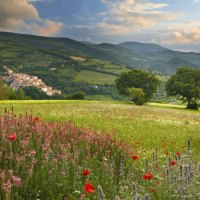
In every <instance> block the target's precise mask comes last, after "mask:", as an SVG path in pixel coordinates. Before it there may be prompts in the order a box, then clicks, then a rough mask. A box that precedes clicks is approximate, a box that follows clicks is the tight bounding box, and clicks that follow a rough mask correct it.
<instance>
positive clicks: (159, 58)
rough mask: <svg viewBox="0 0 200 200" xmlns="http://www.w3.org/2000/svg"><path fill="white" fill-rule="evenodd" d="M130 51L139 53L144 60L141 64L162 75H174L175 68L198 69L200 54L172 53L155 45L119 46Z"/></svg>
mask: <svg viewBox="0 0 200 200" xmlns="http://www.w3.org/2000/svg"><path fill="white" fill-rule="evenodd" d="M119 46H120V47H124V48H127V49H129V50H130V51H132V52H133V53H140V54H142V55H143V57H144V58H145V60H143V61H145V62H143V64H144V65H145V66H146V64H147V65H149V66H150V68H153V69H156V70H157V71H161V72H163V73H169V74H171V73H174V72H175V70H176V68H178V67H181V66H188V67H194V68H200V53H193V52H189V53H186V52H179V51H172V50H170V49H167V48H164V47H162V46H159V45H157V44H145V43H139V42H125V43H121V44H119Z"/></svg>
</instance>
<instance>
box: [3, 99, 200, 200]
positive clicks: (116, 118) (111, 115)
mask: <svg viewBox="0 0 200 200" xmlns="http://www.w3.org/2000/svg"><path fill="white" fill-rule="evenodd" d="M12 107H13V108H14V113H16V114H17V115H18V114H20V113H22V119H23V120H24V123H25V124H26V123H28V122H26V118H23V116H25V114H26V113H28V115H27V116H29V114H32V116H33V117H38V118H39V122H38V123H42V124H43V125H44V129H47V130H49V129H50V128H49V129H48V127H49V126H50V127H53V130H54V127H56V126H58V125H55V124H53V123H56V124H63V123H66V122H68V123H69V124H70V127H71V126H75V127H76V128H74V129H73V130H76V131H77V130H78V129H79V130H80V133H82V131H83V130H84V131H83V132H84V134H86V135H89V136H88V137H90V138H91V139H86V138H85V137H86V136H85V137H84V136H82V134H81V141H82V140H84V141H85V140H87V142H86V143H82V142H81V143H79V142H80V141H78V139H77V138H74V139H73V141H76V140H77V142H78V143H76V144H74V143H73V144H74V147H73V148H74V149H73V148H72V149H73V150H72V151H77V153H75V154H76V156H75V157H76V160H77V157H78V158H79V159H80V158H81V160H79V161H77V162H78V163H79V165H82V166H78V168H77V169H76V167H77V166H76V167H75V168H74V165H75V164H73V162H74V161H73V158H70V160H71V161H72V165H73V167H72V168H71V167H69V166H66V167H68V168H67V169H69V170H71V171H70V173H71V176H72V177H71V178H72V179H73V180H71V179H70V180H65V181H66V184H67V185H68V186H69V185H70V184H72V185H73V186H70V187H69V190H70V191H74V190H75V188H76V189H77V191H78V192H77V194H70V195H68V194H66V199H67V200H68V199H79V198H83V199H98V198H97V196H98V194H97V193H101V188H100V187H99V186H98V185H101V186H102V188H103V190H104V192H105V194H106V196H107V199H114V197H115V196H116V195H118V196H119V197H120V199H128V198H130V196H128V195H131V191H129V189H127V188H124V187H128V186H127V185H130V184H132V182H133V181H131V183H130V181H129V180H130V177H129V175H128V174H129V172H130V171H129V170H130V169H132V168H133V170H137V171H135V173H137V176H134V177H132V179H131V180H134V182H135V183H136V185H137V187H138V190H140V191H138V192H137V193H138V194H141V195H145V193H152V194H150V196H151V198H152V199H179V197H180V194H179V192H180V191H179V190H177V191H175V190H174V188H173V187H174V185H171V186H170V192H171V193H172V194H171V195H170V197H169V196H167V193H166V190H167V189H166V188H168V189H169V185H168V184H166V183H165V182H163V183H162V184H161V186H155V185H153V182H151V180H150V179H151V178H150V179H148V180H149V182H148V184H146V183H143V182H142V181H141V180H139V181H138V177H141V176H142V174H144V173H145V169H144V170H143V168H145V165H147V164H145V163H146V160H148V161H149V166H146V168H148V170H151V171H154V173H155V174H157V175H155V179H156V181H159V182H162V181H163V179H164V178H163V177H162V178H158V172H159V173H160V171H159V170H161V169H159V170H158V169H157V168H156V169H155V168H154V167H155V165H156V166H157V165H159V166H161V162H163V161H164V160H165V161H164V162H165V163H166V159H167V158H165V156H166V155H165V154H166V153H167V154H170V155H171V158H169V163H170V162H171V161H173V159H175V161H174V162H177V163H178V164H177V168H174V169H176V170H177V171H178V172H179V168H180V166H182V165H183V166H184V164H183V163H182V160H181V159H180V158H178V157H180V155H181V156H182V155H185V154H187V151H188V148H191V152H190V156H192V159H195V160H197V161H199V160H200V146H199V143H200V135H199V133H200V131H199V130H200V112H199V111H189V110H186V109H184V107H182V106H174V105H163V104H155V103H154V104H149V105H147V106H143V107H138V106H134V105H132V104H130V103H120V102H98V101H2V102H0V113H1V114H0V116H3V115H4V112H5V108H6V109H7V110H9V111H10V113H11V109H12ZM19 119H20V118H17V119H16V120H19ZM23 120H22V121H23ZM35 123H36V122H35ZM47 123H49V125H48V126H47ZM16 124H17V123H16ZM73 124H75V125H73ZM2 126H3V125H2ZM62 126H63V127H65V126H66V125H62ZM67 127H69V125H68V126H67ZM40 129H41V132H42V131H44V130H43V128H42V125H41V124H39V125H38V130H40ZM19 130H21V129H19ZM34 130H35V128H34ZM70 130H72V128H71V129H70ZM47 132H48V131H47ZM55 132H56V131H55ZM0 133H1V130H0ZM49 134H50V135H51V134H52V136H51V137H52V138H54V137H55V136H54V135H53V131H52V133H51V131H50V130H49ZM84 134H83V135H84ZM94 134H95V135H96V136H95V135H94ZM107 134H108V135H109V136H108V135H107ZM104 136H105V137H104ZM20 137H21V136H20ZM38 137H40V136H38ZM63 137H65V136H64V135H63ZM70 137H72V136H70ZM82 137H83V138H82ZM110 137H111V138H110ZM105 138H107V139H106V140H105ZM57 139H58V138H57V136H56V137H55V138H54V140H55V141H57ZM66 140H67V137H66ZM88 140H89V141H90V140H91V141H90V142H92V143H91V144H90V142H89V141H88ZM188 140H189V141H190V142H191V145H190V142H189V147H188V146H187V142H188ZM0 141H1V140H0ZM41 141H43V140H41ZM52 141H53V140H52ZM17 142H19V141H17ZM62 142H63V141H62ZM68 142H69V143H70V141H68ZM0 143H1V145H2V141H1V142H0ZM110 143H112V144H113V145H112V146H109V145H110ZM56 144H57V145H58V146H60V145H61V144H60V141H57V142H56ZM80 144H82V145H83V146H81V145H80ZM34 145H36V144H34ZM62 145H64V143H62ZM62 145H61V146H62ZM87 145H88V146H87ZM93 145H94V146H93ZM95 145H96V146H95ZM98 145H100V147H98ZM102 145H103V146H104V149H106V150H105V151H104V150H102V152H101V151H99V153H98V149H99V148H103V147H102ZM32 146H33V144H32ZM91 146H92V148H93V150H94V149H95V150H94V152H96V153H95V155H96V156H97V157H96V158H97V160H98V162H97V161H94V157H93V156H92V159H91V158H90V156H91V155H90V154H89V155H90V156H89V155H85V154H86V153H85V154H84V155H82V154H80V152H87V151H86V150H85V149H84V148H86V149H87V148H90V147H91ZM6 148H8V149H9V147H6ZM37 148H39V147H38V146H37ZM52 148H53V149H54V148H56V147H52ZM57 148H58V147H57ZM93 150H91V149H90V152H91V151H93ZM55 151H58V149H56V150H55ZM110 151H111V152H112V153H110V154H109V155H110V156H108V155H107V153H106V152H110ZM189 151H190V149H189ZM94 152H93V153H94ZM114 152H116V153H114ZM122 152H123V155H126V156H127V158H126V164H123V160H124V157H123V156H122V157H121V156H120V155H122V154H121V153H122ZM154 153H155V154H154ZM135 154H136V155H137V156H139V161H138V163H137V164H136V165H135V164H131V163H132V162H137V161H135V160H134V158H133V157H132V159H128V157H130V158H131V156H132V155H135ZM152 154H153V155H154V156H155V157H156V158H155V160H154V156H153V161H151V160H152ZM85 156H86V157H85ZM88 157H89V158H88ZM83 158H85V159H86V160H87V162H86V161H85V160H84V159H83ZM40 159H42V158H40ZM99 159H100V160H99ZM104 159H105V160H104ZM112 159H115V160H114V162H115V165H117V166H118V167H116V169H115V171H114V173H117V170H118V172H119V177H117V178H116V179H115V177H116V174H114V175H113V176H111V175H109V173H110V172H109V173H108V171H106V169H107V167H108V166H110V164H109V162H111V161H112ZM136 159H137V158H136ZM188 159H189V160H190V159H191V157H190V158H188V157H185V158H184V163H187V162H190V163H192V164H191V165H190V167H191V168H192V169H194V170H196V168H195V167H194V168H193V167H192V166H193V162H191V161H188ZM82 160H84V161H82ZM133 160H134V161H133ZM71 161H69V162H71ZM27 162H28V161H27ZM41 162H42V163H43V162H44V161H41ZM151 162H152V163H151ZM154 162H155V163H154ZM80 163H82V164H80ZM100 163H101V164H100ZM117 163H118V164H117ZM180 163H182V164H180ZM194 163H195V164H194V165H195V166H196V163H197V164H198V162H194ZM1 164H2V162H1V163H0V169H1V168H2V166H1ZM43 164H44V163H43ZM60 165H61V164H60ZM60 165H59V166H58V168H59V167H61V168H62V170H63V169H64V167H65V166H64V165H63V164H62V166H60ZM124 165H125V166H124ZM171 165H173V163H172V164H171ZM123 166H124V167H123ZM185 166H186V164H185ZM4 167H5V166H4ZM45 167H47V164H46V162H45ZM48 167H52V166H51V164H50V163H48ZM134 167H135V168H134ZM61 168H59V170H61ZM122 168H123V171H122ZM159 168H161V167H159ZM162 168H163V170H164V172H166V168H168V165H167V164H162ZM17 169H18V168H17ZM83 169H90V171H92V172H91V175H90V178H89V179H90V181H91V182H92V183H93V184H94V186H95V188H96V189H95V192H94V194H95V195H96V196H95V195H93V196H92V194H93V189H91V188H90V187H89V186H90V185H89V186H88V185H87V187H89V188H90V189H91V190H90V192H87V191H86V189H87V188H86V189H85V191H86V194H83V192H82V189H81V187H83V186H82V185H81V184H84V182H85V181H86V180H88V177H86V179H84V178H85V177H84V178H83V177H82V178H81V181H80V180H79V179H78V178H77V176H76V173H77V170H78V171H80V170H83ZM197 169H198V167H197ZM18 170H19V169H18ZM102 170H103V173H105V174H106V173H108V174H107V176H108V177H110V178H108V177H106V178H105V177H102V174H101V173H100V172H101V171H102ZM169 170H171V171H170V173H171V174H170V177H171V176H172V178H173V181H174V177H175V175H176V172H177V171H176V170H173V169H172V168H171V167H170V168H169ZM199 170H200V169H199ZM44 171H45V170H44V169H43V171H42V172H41V171H40V172H37V173H46V172H44ZM74 171H75V172H74ZM146 172H147V170H146ZM178 172H177V173H178ZM18 173H19V174H20V173H21V172H18ZM120 173H122V174H123V176H124V177H125V178H122V179H121V178H120V177H121V176H122V175H120ZM195 173H196V171H195ZM63 174H64V172H63ZM72 174H73V175H72ZM100 174H101V175H100ZM37 175H38V174H37ZM68 175H69V174H68ZM21 176H23V174H22V173H21ZM44 176H45V175H44ZM186 176H187V175H186ZM56 177H57V179H58V176H57V175H56ZM178 177H179V176H177V178H178ZM183 177H184V175H183ZM194 177H196V178H197V180H199V179H198V177H199V174H197V175H196V174H193V178H194ZM54 178H55V177H54ZM79 178H80V177H79ZM68 179H69V178H68ZM139 179H140V178H139ZM144 179H145V178H144ZM177 180H179V178H178V179H177ZM197 180H196V179H195V181H197ZM34 181H35V182H34V183H32V184H33V185H34V184H39V183H38V182H37V180H34ZM59 181H62V180H61V179H60V177H59V180H58V182H59ZM78 181H79V183H77V182H78ZM173 181H172V182H173ZM111 182H113V183H112V184H114V183H115V185H113V186H112V184H111ZM170 184H171V183H170ZM173 184H175V183H174V182H173ZM176 184H177V183H176ZM193 184H195V187H194V185H193ZM124 185H125V186H124ZM188 185H190V184H188V182H187V183H184V184H183V185H182V186H183V190H184V191H190V194H191V195H193V196H190V198H191V199H198V197H199V196H198V195H199V193H198V192H197V191H198V189H197V188H198V187H199V183H198V184H197V182H195V183H194V182H192V183H191V185H190V188H188V187H189V186H188ZM97 186H98V188H99V191H100V192H97ZM115 186H116V187H115ZM23 187H24V186H23ZM26 187H27V185H26ZM38 187H39V188H40V187H41V188H40V190H41V191H42V192H41V193H42V194H41V196H40V199H64V197H63V196H64V194H62V195H61V196H62V197H61V196H59V197H56V193H58V191H59V192H60V193H62V192H63V191H65V190H66V191H67V189H66V188H65V187H64V186H61V189H56V188H54V189H52V188H49V190H52V191H54V193H55V194H51V195H52V196H51V198H50V197H49V198H44V195H45V194H44V193H45V192H46V195H47V194H48V195H50V194H49V191H46V190H45V187H47V186H46V185H40V184H39V186H38ZM48 187H50V186H48ZM122 188H123V189H122ZM155 188H156V189H155ZM191 188H193V189H196V190H192V189H191ZM26 189H27V188H26ZM165 189H166V190H165ZM190 189H191V190H190ZM154 190H155V191H156V192H155V191H154ZM157 190H158V192H157ZM164 190H165V194H164V195H163V196H162V193H163V192H164ZM13 191H14V192H17V189H14V190H13ZM13 191H12V194H13ZM111 191H112V192H113V193H111ZM27 192H28V189H27ZM8 193H9V192H7V193H5V195H7V196H9V194H8ZM68 193H69V191H68ZM72 193H73V192H72ZM75 193H76V192H75ZM79 193H80V194H79ZM88 193H92V194H91V195H89V194H88ZM132 193H133V192H132ZM186 193H187V192H185V193H184V192H183V194H182V195H183V197H184V198H185V196H184V195H186ZM19 194H20V192H19ZM10 195H11V194H10ZM42 195H43V196H42ZM81 195H82V196H81ZM99 195H100V194H99ZM134 195H135V194H134ZM195 195H196V196H195ZM80 196H81V197H80ZM2 197H4V198H5V196H2ZM11 197H12V196H10V197H9V198H10V199H12V198H11ZM32 197H34V198H35V196H34V194H33V196H32ZM187 197H188V196H187ZM28 198H29V197H28V196H26V199H28ZM116 198H117V197H116ZM190 198H187V199H190ZM18 199H23V198H22V197H20V195H19V198H18ZM18 199H17V200H18ZM99 199H100V200H101V198H100V197H99ZM102 199H103V198H102Z"/></svg>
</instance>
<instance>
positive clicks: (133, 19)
mask: <svg viewBox="0 0 200 200" xmlns="http://www.w3.org/2000/svg"><path fill="white" fill-rule="evenodd" d="M101 2H102V3H103V4H104V5H105V6H106V7H107V15H106V17H105V18H104V19H103V21H102V22H100V23H99V24H98V26H99V27H100V28H102V29H103V30H104V34H107V35H119V34H122V35H128V34H133V33H135V32H139V31H143V30H146V29H149V28H152V27H155V26H156V25H157V24H158V23H160V22H163V21H166V20H167V21H168V20H172V19H175V18H176V14H174V13H167V12H163V11H161V10H160V9H162V8H165V7H167V6H168V4H166V3H149V2H144V1H141V0H101ZM104 15H105V14H104Z"/></svg>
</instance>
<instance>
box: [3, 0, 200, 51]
mask: <svg viewBox="0 0 200 200" xmlns="http://www.w3.org/2000/svg"><path fill="white" fill-rule="evenodd" d="M0 31H9V32H17V33H27V34H33V35H42V36H52V37H68V38H72V39H75V40H79V41H88V42H94V43H103V42H107V43H113V44H118V43H121V42H125V41H137V42H145V43H156V44H160V45H162V46H165V47H168V48H171V49H174V50H180V51H194V52H200V0H0Z"/></svg>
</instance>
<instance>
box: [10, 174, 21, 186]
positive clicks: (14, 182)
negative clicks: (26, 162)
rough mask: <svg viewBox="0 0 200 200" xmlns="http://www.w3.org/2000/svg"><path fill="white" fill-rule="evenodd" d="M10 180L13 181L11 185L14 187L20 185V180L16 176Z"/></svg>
mask: <svg viewBox="0 0 200 200" xmlns="http://www.w3.org/2000/svg"><path fill="white" fill-rule="evenodd" d="M12 180H13V184H14V185H16V186H19V185H21V183H22V181H21V178H19V177H17V176H13V177H12Z"/></svg>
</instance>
